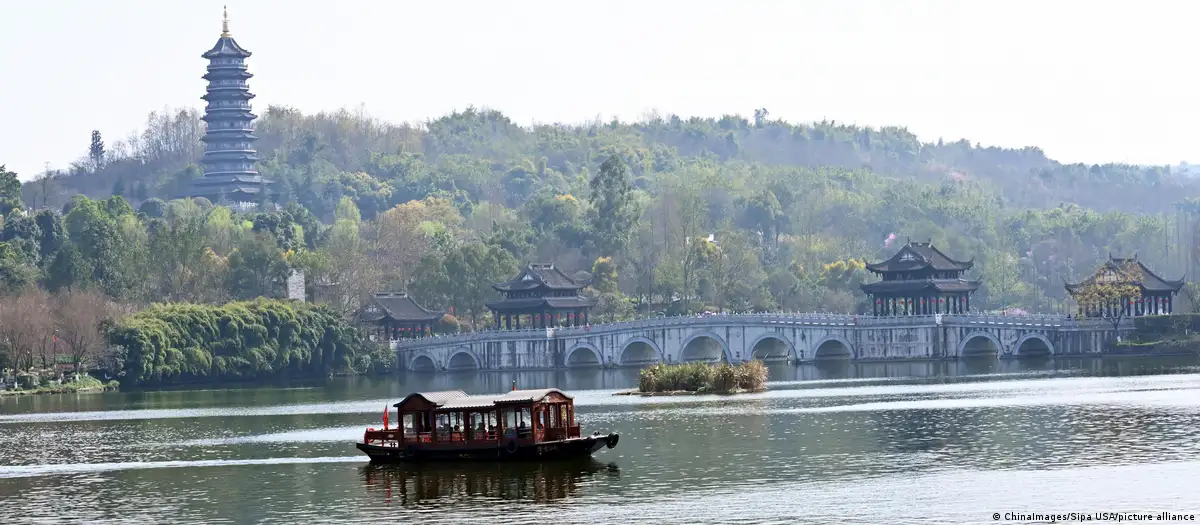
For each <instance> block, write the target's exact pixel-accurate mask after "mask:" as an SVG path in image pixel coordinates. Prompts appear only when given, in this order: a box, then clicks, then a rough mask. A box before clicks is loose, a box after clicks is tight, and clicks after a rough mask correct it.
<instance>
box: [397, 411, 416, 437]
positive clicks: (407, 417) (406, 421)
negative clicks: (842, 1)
mask: <svg viewBox="0 0 1200 525" xmlns="http://www.w3.org/2000/svg"><path fill="white" fill-rule="evenodd" d="M400 425H401V426H403V427H404V432H405V433H409V432H416V431H417V429H416V428H414V427H413V415H412V414H404V415H403V416H400Z"/></svg>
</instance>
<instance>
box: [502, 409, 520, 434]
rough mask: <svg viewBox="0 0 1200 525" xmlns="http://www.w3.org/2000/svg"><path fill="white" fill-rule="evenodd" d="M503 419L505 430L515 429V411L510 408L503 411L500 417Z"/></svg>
mask: <svg viewBox="0 0 1200 525" xmlns="http://www.w3.org/2000/svg"><path fill="white" fill-rule="evenodd" d="M502 417H503V418H504V428H505V430H507V429H510V428H517V411H516V410H514V409H511V408H508V409H505V410H504V414H503V416H502Z"/></svg>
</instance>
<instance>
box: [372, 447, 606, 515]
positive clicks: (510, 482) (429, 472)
mask: <svg viewBox="0 0 1200 525" xmlns="http://www.w3.org/2000/svg"><path fill="white" fill-rule="evenodd" d="M360 472H361V474H362V478H363V482H364V484H365V485H366V487H367V492H368V493H369V494H379V495H382V497H383V498H384V503H385V504H387V505H391V504H393V503H396V504H399V505H401V506H410V505H416V504H419V503H430V502H435V501H438V500H459V499H466V498H481V497H482V498H498V499H502V500H520V501H523V502H535V503H546V502H550V501H557V500H562V499H566V498H569V497H571V496H574V495H575V494H577V493H578V491H579V488H580V487H581V486H582V485H584V484H585V483H588V482H591V481H593V480H594V478H596V477H597V476H598V475H602V476H605V477H608V478H611V479H613V480H615V479H618V478H619V477H620V468H619V467H617V465H616V464H615V463H609V464H604V463H600V462H599V461H596V460H595V459H590V458H589V459H587V460H583V461H566V462H548V463H498V464H497V463H456V464H455V463H452V464H447V463H440V464H439V463H427V464H407V465H405V464H401V465H366V466H364V467H362V468H361V469H360Z"/></svg>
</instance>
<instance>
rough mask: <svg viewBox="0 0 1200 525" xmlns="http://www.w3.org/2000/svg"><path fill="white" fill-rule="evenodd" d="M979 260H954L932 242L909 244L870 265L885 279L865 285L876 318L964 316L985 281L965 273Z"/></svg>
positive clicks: (911, 242)
mask: <svg viewBox="0 0 1200 525" xmlns="http://www.w3.org/2000/svg"><path fill="white" fill-rule="evenodd" d="M973 266H975V260H974V259H971V260H969V261H958V260H955V259H951V258H950V257H949V256H947V255H946V254H944V253H942V252H941V250H938V249H937V248H934V247H933V243H932V241H931V242H913V241H909V242H908V243H907V244H905V245H904V246H903V247H902V248H900V251H898V252H896V254H895V255H893V256H892V257H891V258H890V259H888V260H886V261H883V262H878V263H873V264H867V270H870V271H871V273H874V274H877V275H879V276H881V277H882V280H880V281H878V282H873V283H867V284H864V285H862V290H863V291H864V292H866V293H867V295H868V296H869V297H870V298H871V300H872V301H871V302H872V305H873V307H874V311H873V313H874V314H875V315H877V316H878V315H931V314H961V313H967V312H969V311H971V294H973V293H975V290H977V289H979V286H980V285H981V284H982V281H983V280H982V279H976V280H974V281H971V280H967V279H964V278H963V274H964V273H965V272H966V271H967V270H970V269H971V268H972V267H973Z"/></svg>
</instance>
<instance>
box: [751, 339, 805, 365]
mask: <svg viewBox="0 0 1200 525" xmlns="http://www.w3.org/2000/svg"><path fill="white" fill-rule="evenodd" d="M770 340H774V341H776V342H778V343H783V344H782V346H783V354H782V355H780V354H779V348H778V347H779V346H780V345H771V346H774V347H775V348H772V347H771V346H766V347H765V348H759V347H758V345H759V343H762V342H764V341H770ZM747 348H748V349H749V351H750V356H749V357H750V359H759V360H762V361H773V360H777V359H791V358H793V357H796V345H794V344H792V342H791V341H790V340H788V338H787V337H786V336H784V335H783V334H780V333H777V332H771V333H766V334H762V335H760V336H758V338H757V339H755V340H754V341H753V342H751V343H750V346H748V347H747Z"/></svg>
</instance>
